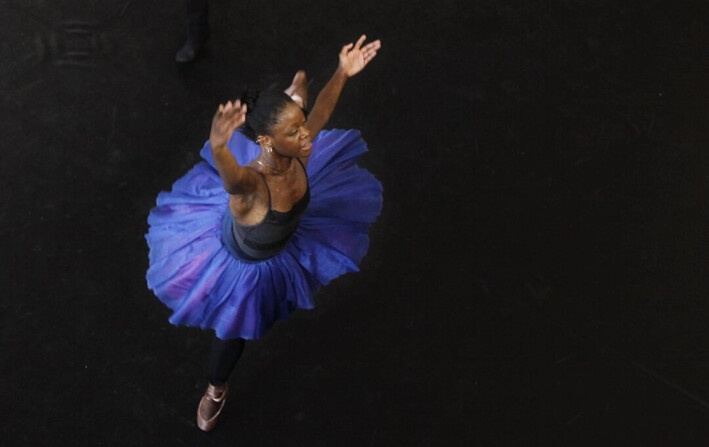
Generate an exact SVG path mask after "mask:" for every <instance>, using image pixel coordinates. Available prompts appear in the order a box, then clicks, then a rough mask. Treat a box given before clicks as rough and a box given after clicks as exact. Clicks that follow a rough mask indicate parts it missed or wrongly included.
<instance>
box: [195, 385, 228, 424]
mask: <svg viewBox="0 0 709 447" xmlns="http://www.w3.org/2000/svg"><path fill="white" fill-rule="evenodd" d="M228 394H229V387H228V385H227V384H226V383H225V384H224V385H212V384H211V383H209V384H208V385H207V389H206V391H205V392H204V395H203V396H202V399H201V400H200V401H199V407H197V426H198V427H199V428H200V429H202V430H204V431H210V430H212V429H213V428H214V427H215V426H216V425H217V420H218V419H219V413H221V412H222V408H224V403H225V402H226V397H227V395H228Z"/></svg>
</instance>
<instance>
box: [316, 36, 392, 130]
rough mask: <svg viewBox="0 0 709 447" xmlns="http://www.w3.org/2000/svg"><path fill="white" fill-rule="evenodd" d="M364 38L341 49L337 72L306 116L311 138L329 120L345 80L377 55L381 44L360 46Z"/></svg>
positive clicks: (376, 41) (377, 41)
mask: <svg viewBox="0 0 709 447" xmlns="http://www.w3.org/2000/svg"><path fill="white" fill-rule="evenodd" d="M366 38H367V36H365V35H364V34H363V35H362V36H361V37H360V38H359V40H357V43H356V44H353V43H348V44H347V45H345V46H344V47H342V50H341V51H340V55H339V58H340V63H339V64H338V66H337V70H335V74H333V75H332V78H330V80H329V81H328V83H327V84H326V85H325V87H323V89H322V90H321V91H320V94H318V97H317V99H316V100H315V105H313V109H312V111H311V112H310V115H308V124H307V127H308V130H309V131H310V135H312V138H315V136H317V134H318V133H320V131H321V130H322V129H323V127H325V124H327V122H328V121H329V120H330V116H332V112H333V110H335V105H336V104H337V100H338V99H339V98H340V93H341V92H342V88H343V87H344V86H345V82H346V81H347V79H349V78H351V77H352V76H354V75H356V74H357V73H359V72H360V71H362V69H363V68H364V67H366V66H367V64H368V63H369V62H370V61H371V60H372V59H374V57H375V56H376V55H377V50H379V48H381V46H382V44H381V42H380V41H379V40H375V41H373V42H370V43H368V44H367V45H365V46H362V44H363V43H364V41H365V39H366Z"/></svg>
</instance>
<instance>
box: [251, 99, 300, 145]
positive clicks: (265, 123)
mask: <svg viewBox="0 0 709 447" xmlns="http://www.w3.org/2000/svg"><path fill="white" fill-rule="evenodd" d="M240 99H241V103H242V104H246V122H244V124H243V125H242V126H241V131H242V132H243V134H244V135H246V137H248V138H249V139H251V140H253V141H256V138H258V136H259V135H267V134H269V133H270V131H271V127H273V125H274V124H276V122H277V121H278V115H279V114H280V113H281V112H282V111H283V109H285V107H286V105H288V103H291V102H293V100H292V99H291V97H290V96H288V95H287V94H286V93H285V92H283V91H282V90H276V89H268V90H263V91H257V90H247V91H245V92H244V93H243V94H242V95H241V98H240Z"/></svg>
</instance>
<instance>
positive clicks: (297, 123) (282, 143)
mask: <svg viewBox="0 0 709 447" xmlns="http://www.w3.org/2000/svg"><path fill="white" fill-rule="evenodd" d="M270 137H271V140H272V143H271V144H272V145H273V150H274V151H276V152H277V153H278V154H280V155H284V156H286V157H307V156H308V155H310V148H311V146H312V144H311V140H310V131H309V130H308V128H307V127H306V126H305V114H304V113H303V111H302V110H301V109H300V107H298V105H297V104H295V103H288V104H287V105H286V107H285V108H284V109H283V110H282V111H281V113H280V114H279V115H278V120H277V121H276V124H274V125H273V127H271V135H270Z"/></svg>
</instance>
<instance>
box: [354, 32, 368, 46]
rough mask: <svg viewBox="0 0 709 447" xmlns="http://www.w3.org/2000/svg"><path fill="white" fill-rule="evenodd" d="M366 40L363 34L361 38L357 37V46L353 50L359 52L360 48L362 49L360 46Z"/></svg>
mask: <svg viewBox="0 0 709 447" xmlns="http://www.w3.org/2000/svg"><path fill="white" fill-rule="evenodd" d="M366 39H367V36H366V35H364V34H362V35H361V36H359V39H358V40H357V44H356V45H355V47H354V49H355V50H359V49H360V48H362V44H363V43H364V41H365V40H366Z"/></svg>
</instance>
